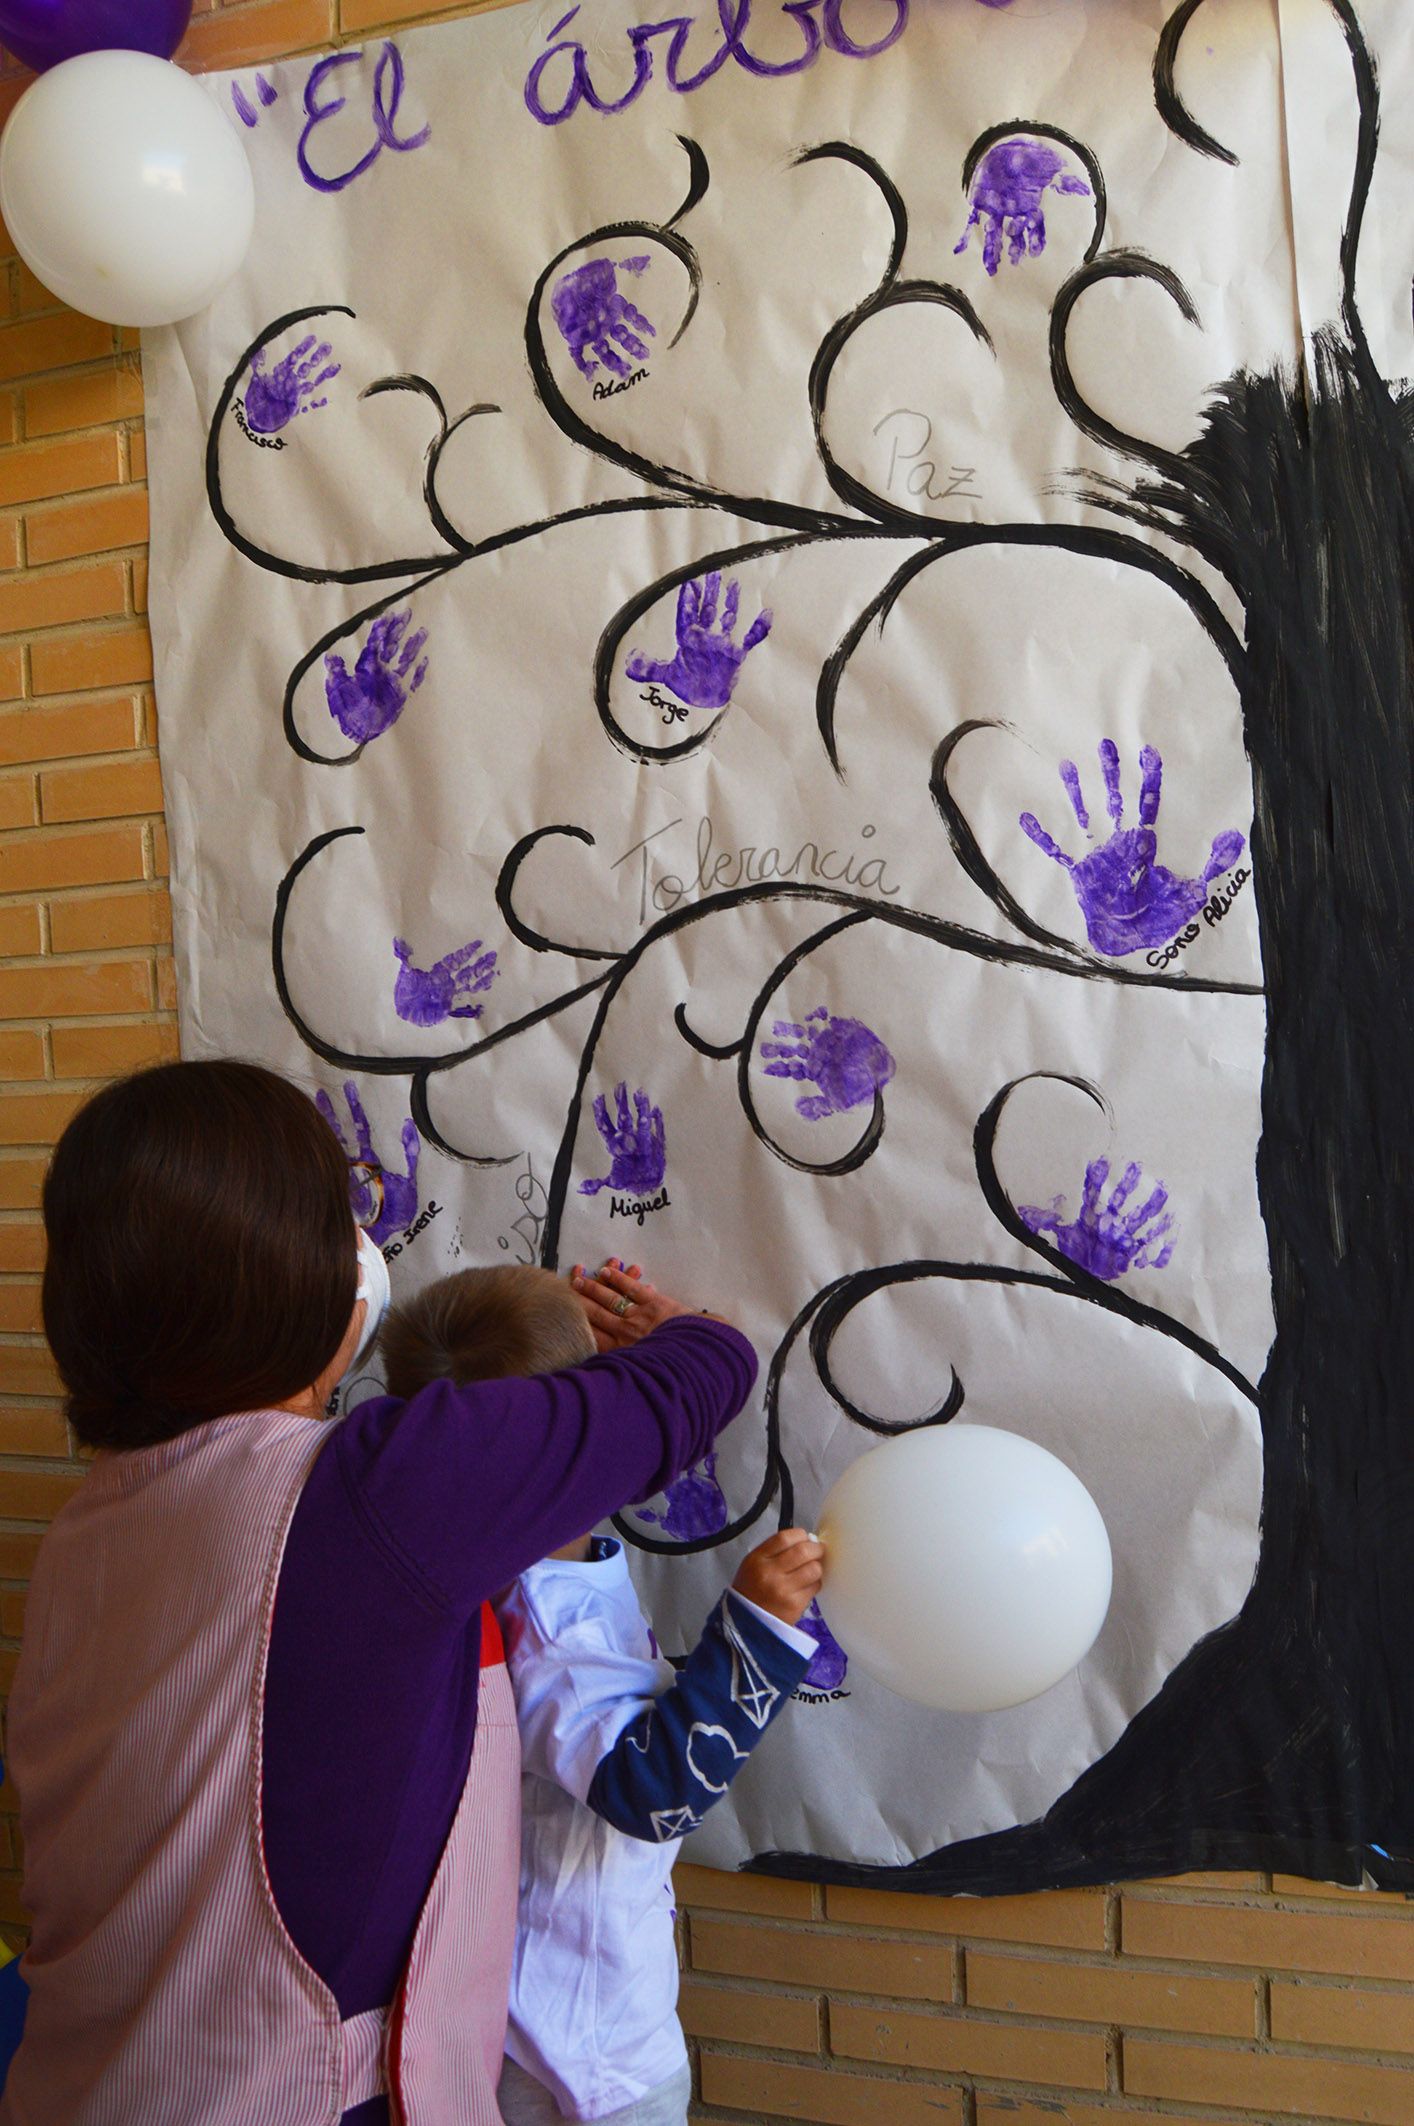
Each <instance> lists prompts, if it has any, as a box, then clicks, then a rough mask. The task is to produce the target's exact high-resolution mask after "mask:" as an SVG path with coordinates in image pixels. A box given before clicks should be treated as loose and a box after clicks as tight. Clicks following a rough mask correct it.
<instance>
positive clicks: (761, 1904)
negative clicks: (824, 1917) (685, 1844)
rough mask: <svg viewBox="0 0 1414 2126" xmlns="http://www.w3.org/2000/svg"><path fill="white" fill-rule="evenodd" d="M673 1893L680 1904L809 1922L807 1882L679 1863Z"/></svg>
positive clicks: (717, 1910) (675, 1872)
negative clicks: (806, 1920) (731, 1873)
mask: <svg viewBox="0 0 1414 2126" xmlns="http://www.w3.org/2000/svg"><path fill="white" fill-rule="evenodd" d="M673 1894H674V1896H675V1897H676V1899H677V1901H678V1903H679V1904H680V1905H691V1906H692V1907H693V1908H694V1909H696V1908H698V1907H699V1906H703V1905H705V1906H706V1907H707V1908H708V1909H709V1910H710V1911H714V1912H755V1913H759V1914H760V1915H761V1916H762V1917H764V1918H768V1919H809V1917H810V1914H811V1910H812V1905H811V1896H810V1885H809V1883H808V1882H786V1881H783V1880H782V1879H781V1878H780V1877H779V1876H775V1875H728V1874H726V1873H724V1872H723V1870H722V1869H720V1868H698V1867H693V1866H692V1865H691V1864H690V1863H689V1862H687V1861H679V1863H678V1865H677V1867H676V1868H674V1870H673Z"/></svg>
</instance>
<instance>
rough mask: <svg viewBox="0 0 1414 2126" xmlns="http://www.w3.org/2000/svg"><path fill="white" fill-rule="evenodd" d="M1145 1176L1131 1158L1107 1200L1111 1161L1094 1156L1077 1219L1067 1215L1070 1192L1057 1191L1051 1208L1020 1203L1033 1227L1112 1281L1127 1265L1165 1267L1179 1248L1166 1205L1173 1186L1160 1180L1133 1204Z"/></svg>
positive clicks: (1019, 1212) (1026, 1221) (1024, 1217)
mask: <svg viewBox="0 0 1414 2126" xmlns="http://www.w3.org/2000/svg"><path fill="white" fill-rule="evenodd" d="M1139 1176H1140V1168H1139V1166H1138V1165H1137V1164H1136V1163H1134V1162H1131V1163H1130V1165H1128V1166H1127V1167H1126V1168H1125V1170H1124V1172H1123V1173H1122V1174H1121V1175H1120V1177H1119V1180H1118V1181H1117V1182H1116V1183H1115V1185H1114V1187H1113V1188H1112V1189H1111V1190H1110V1195H1109V1201H1108V1202H1104V1201H1103V1200H1102V1199H1103V1197H1104V1192H1105V1188H1106V1185H1107V1184H1108V1182H1109V1178H1110V1162H1109V1160H1108V1159H1092V1160H1091V1161H1090V1164H1089V1165H1088V1166H1087V1167H1086V1169H1085V1186H1084V1190H1083V1191H1082V1194H1081V1199H1080V1209H1079V1211H1078V1212H1077V1214H1076V1216H1075V1218H1074V1219H1068V1218H1067V1216H1066V1207H1065V1198H1064V1196H1057V1197H1056V1199H1055V1201H1054V1203H1052V1205H1051V1207H1050V1209H1049V1210H1043V1209H1042V1208H1041V1207H1040V1206H1039V1205H1038V1204H1031V1203H1023V1204H1019V1205H1018V1206H1017V1216H1018V1217H1019V1218H1020V1219H1021V1221H1022V1223H1023V1225H1026V1226H1029V1227H1030V1229H1031V1231H1032V1232H1033V1233H1049V1234H1050V1235H1051V1236H1052V1238H1053V1239H1054V1241H1055V1244H1056V1246H1057V1247H1058V1248H1059V1249H1060V1252H1061V1253H1062V1255H1064V1256H1066V1257H1067V1258H1068V1259H1069V1260H1070V1261H1071V1262H1074V1263H1077V1264H1078V1265H1079V1267H1080V1268H1081V1269H1082V1270H1088V1271H1089V1272H1090V1275H1091V1276H1092V1277H1102V1278H1103V1279H1104V1280H1105V1282H1106V1283H1107V1284H1110V1283H1113V1281H1114V1279H1115V1278H1116V1277H1123V1275H1124V1273H1125V1271H1126V1270H1162V1269H1163V1268H1164V1267H1165V1266H1166V1264H1167V1263H1168V1260H1169V1258H1170V1256H1171V1255H1172V1254H1173V1250H1174V1239H1173V1237H1172V1235H1173V1230H1174V1222H1173V1218H1172V1215H1170V1214H1168V1213H1167V1209H1166V1207H1167V1204H1168V1200H1169V1192H1168V1190H1167V1189H1166V1188H1165V1187H1164V1185H1163V1183H1162V1182H1159V1184H1158V1185H1157V1187H1155V1188H1154V1189H1153V1190H1151V1192H1150V1194H1149V1195H1148V1196H1147V1197H1146V1199H1145V1200H1144V1202H1143V1203H1141V1204H1138V1205H1137V1206H1134V1205H1132V1203H1131V1199H1132V1197H1133V1196H1134V1193H1135V1191H1136V1189H1137V1188H1138V1186H1139Z"/></svg>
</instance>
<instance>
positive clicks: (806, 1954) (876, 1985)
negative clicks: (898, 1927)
mask: <svg viewBox="0 0 1414 2126" xmlns="http://www.w3.org/2000/svg"><path fill="white" fill-rule="evenodd" d="M692 1968H693V1970H694V1971H720V1972H724V1973H728V1974H730V1976H732V1977H733V1978H772V1979H777V1980H782V1981H784V1982H785V1983H786V1984H787V1985H792V1986H827V1987H838V1988H839V1989H840V1990H841V1991H843V1992H847V1993H884V1994H887V1995H888V1996H889V1997H890V1998H891V1999H894V2000H933V2001H943V2000H948V1999H950V1998H951V1996H952V1953H951V1951H950V1950H948V1949H946V1948H944V1947H943V1946H942V1945H941V1944H938V1943H934V1942H924V1941H878V1940H871V1939H870V1937H869V1936H868V1935H867V1934H823V1933H818V1932H813V1933H809V1934H806V1933H801V1932H799V1931H797V1930H796V1929H793V1928H789V1929H788V1928H785V1927H755V1926H750V1925H738V1924H735V1923H734V1922H732V1921H730V1920H725V1919H711V1918H705V1917H700V1916H697V1915H694V1917H693V1921H692Z"/></svg>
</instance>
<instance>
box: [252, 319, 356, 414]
mask: <svg viewBox="0 0 1414 2126" xmlns="http://www.w3.org/2000/svg"><path fill="white" fill-rule="evenodd" d="M333 351H334V350H333V349H332V347H331V346H330V345H329V342H328V341H327V340H320V342H319V344H318V345H317V346H316V345H315V340H314V334H313V333H312V332H311V333H308V334H307V335H306V336H305V338H304V339H302V340H301V341H300V343H299V345H298V346H297V347H295V348H292V349H291V351H290V352H289V353H288V354H286V355H283V356H282V357H281V358H280V360H279V361H278V362H277V363H276V364H275V366H274V368H273V369H272V370H270V371H269V373H268V374H267V372H266V368H265V361H266V355H265V349H264V348H263V347H257V348H256V350H255V352H254V354H253V355H252V356H251V358H250V375H249V377H248V378H247V379H246V387H245V392H244V397H243V402H244V405H245V417H246V420H247V421H248V422H249V424H250V426H251V427H252V428H253V429H254V430H255V432H256V434H257V435H262V436H273V435H275V434H277V433H278V431H279V430H280V429H282V428H284V427H285V426H287V424H288V423H289V422H290V421H292V420H293V419H294V417H295V415H296V414H297V413H314V412H316V411H317V410H318V408H319V407H321V406H327V405H328V403H329V399H328V395H327V393H326V395H325V396H324V397H323V398H322V399H316V398H315V397H314V393H315V392H316V391H317V390H318V389H319V387H320V385H321V384H327V383H328V382H329V381H330V379H331V378H332V377H336V376H337V375H338V374H339V364H338V363H337V362H331V361H330V360H329V356H330V355H331V354H332V353H333ZM321 362H322V363H323V364H324V367H323V368H322V369H321V368H320V367H319V365H320V363H321ZM316 371H317V372H318V373H317V374H316Z"/></svg>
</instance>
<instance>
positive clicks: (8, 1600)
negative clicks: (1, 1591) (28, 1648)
mask: <svg viewBox="0 0 1414 2126" xmlns="http://www.w3.org/2000/svg"><path fill="white" fill-rule="evenodd" d="M24 1628H25V1598H24V1596H23V1595H22V1594H5V1595H0V1632H3V1633H4V1634H5V1637H6V1638H7V1639H18V1638H20V1637H22V1636H23V1633H24ZM2 1822H3V1819H0V1823H2ZM9 1843H10V1834H9V1829H8V1826H5V1844H6V1847H7V1848H8V1846H9Z"/></svg>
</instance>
